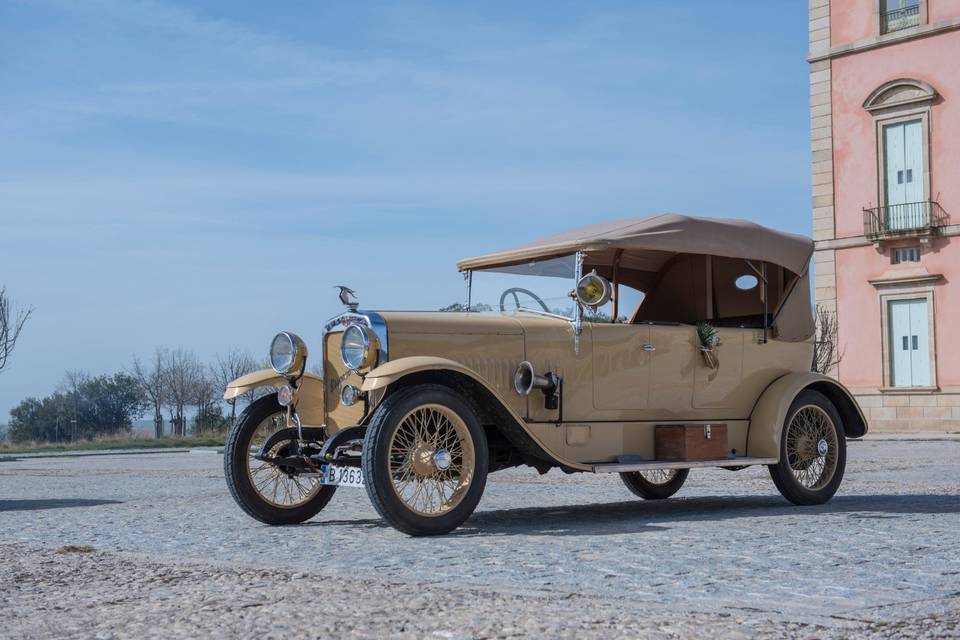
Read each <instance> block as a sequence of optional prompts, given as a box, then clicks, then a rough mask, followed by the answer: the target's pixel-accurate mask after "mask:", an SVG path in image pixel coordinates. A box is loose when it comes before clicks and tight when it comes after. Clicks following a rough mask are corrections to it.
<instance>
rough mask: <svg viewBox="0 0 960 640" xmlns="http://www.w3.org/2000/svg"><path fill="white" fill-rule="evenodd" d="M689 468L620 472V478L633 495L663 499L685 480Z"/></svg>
mask: <svg viewBox="0 0 960 640" xmlns="http://www.w3.org/2000/svg"><path fill="white" fill-rule="evenodd" d="M689 474H690V470H689V469H654V470H651V471H632V472H629V473H621V474H620V479H621V480H623V484H625V485H627V489H630V491H631V492H632V493H633V495H635V496H639V497H641V498H643V499H644V500H665V499H666V498H669V497H670V496H672V495H673V494H675V493H676V492H677V491H680V487H682V486H683V483H684V482H686V481H687V476H688V475H689Z"/></svg>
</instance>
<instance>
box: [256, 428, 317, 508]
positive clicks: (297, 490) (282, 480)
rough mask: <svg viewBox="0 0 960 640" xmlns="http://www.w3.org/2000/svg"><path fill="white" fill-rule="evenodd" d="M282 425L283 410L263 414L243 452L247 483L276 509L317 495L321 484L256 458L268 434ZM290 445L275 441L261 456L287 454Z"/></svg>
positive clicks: (290, 506)
mask: <svg viewBox="0 0 960 640" xmlns="http://www.w3.org/2000/svg"><path fill="white" fill-rule="evenodd" d="M286 426H287V424H286V413H285V412H281V413H277V414H274V415H271V416H269V417H267V418H266V419H265V420H263V421H262V422H261V423H260V424H259V425H258V426H257V427H256V429H255V430H254V432H253V436H252V437H251V439H250V446H249V448H248V451H247V475H248V476H249V478H250V484H251V485H252V486H253V489H254V491H256V493H257V494H258V495H259V496H260V498H261V499H262V500H263V501H264V502H266V503H267V504H269V505H270V506H273V507H277V508H280V509H292V508H296V507H299V506H301V505H303V504H306V503H307V502H309V501H310V500H312V499H313V498H314V496H316V495H317V493H318V492H319V491H320V488H321V486H322V485H321V484H320V482H319V480H318V479H317V478H313V477H304V476H296V475H289V474H287V473H286V472H285V471H284V470H283V469H281V468H280V467H278V466H277V465H275V464H273V463H271V462H266V461H264V460H258V459H257V457H256V456H257V455H258V454H259V452H260V448H261V447H262V446H263V444H264V443H265V442H266V441H267V440H268V439H269V438H270V436H272V435H273V434H275V433H276V432H278V431H280V430H281V429H285V428H286ZM290 444H291V441H290V440H284V441H281V442H277V443H275V444H274V445H273V446H272V447H271V448H270V450H269V451H265V452H264V454H265V457H266V458H277V457H283V456H285V455H287V453H288V451H289V449H290Z"/></svg>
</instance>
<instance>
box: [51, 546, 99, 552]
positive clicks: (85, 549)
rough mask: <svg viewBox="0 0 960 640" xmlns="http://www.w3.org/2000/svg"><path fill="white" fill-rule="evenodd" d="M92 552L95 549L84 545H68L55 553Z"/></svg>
mask: <svg viewBox="0 0 960 640" xmlns="http://www.w3.org/2000/svg"><path fill="white" fill-rule="evenodd" d="M94 551H96V549H94V548H93V547H91V546H89V545H85V544H79V545H78V544H68V545H66V546H65V547H60V548H59V549H57V553H93V552H94Z"/></svg>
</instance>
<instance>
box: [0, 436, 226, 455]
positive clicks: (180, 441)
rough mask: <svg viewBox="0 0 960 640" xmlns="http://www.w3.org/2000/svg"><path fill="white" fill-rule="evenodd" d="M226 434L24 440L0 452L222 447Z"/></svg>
mask: <svg viewBox="0 0 960 640" xmlns="http://www.w3.org/2000/svg"><path fill="white" fill-rule="evenodd" d="M226 439H227V436H226V434H210V435H205V436H186V437H183V438H174V437H164V438H153V437H144V436H140V437H137V436H129V437H126V438H97V439H94V440H81V441H80V442H69V443H60V444H57V443H53V442H22V443H11V442H4V443H0V453H45V452H49V451H103V450H105V449H172V448H180V447H222V446H223V445H224V443H225V442H226Z"/></svg>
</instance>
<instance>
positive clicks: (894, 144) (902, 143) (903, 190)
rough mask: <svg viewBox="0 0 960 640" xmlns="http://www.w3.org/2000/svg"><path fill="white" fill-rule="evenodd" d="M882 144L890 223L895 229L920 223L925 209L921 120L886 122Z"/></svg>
mask: <svg viewBox="0 0 960 640" xmlns="http://www.w3.org/2000/svg"><path fill="white" fill-rule="evenodd" d="M883 147H884V158H885V160H884V162H885V167H884V172H885V174H886V175H885V176H884V185H885V187H886V200H887V201H886V205H887V227H888V228H889V229H893V230H895V229H915V228H918V227H921V226H923V225H924V224H925V213H926V208H925V206H924V205H923V204H922V202H923V200H924V199H925V198H924V193H923V191H924V187H923V129H922V121H921V120H911V121H909V122H898V123H897V124H889V125H886V126H885V127H884V128H883Z"/></svg>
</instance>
